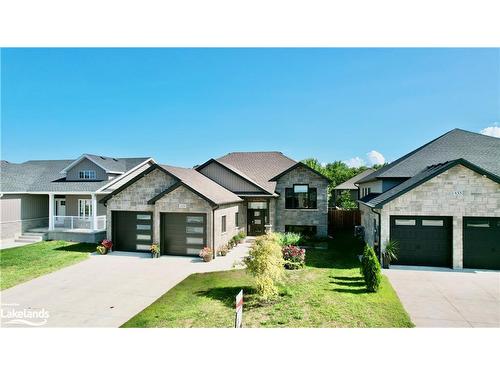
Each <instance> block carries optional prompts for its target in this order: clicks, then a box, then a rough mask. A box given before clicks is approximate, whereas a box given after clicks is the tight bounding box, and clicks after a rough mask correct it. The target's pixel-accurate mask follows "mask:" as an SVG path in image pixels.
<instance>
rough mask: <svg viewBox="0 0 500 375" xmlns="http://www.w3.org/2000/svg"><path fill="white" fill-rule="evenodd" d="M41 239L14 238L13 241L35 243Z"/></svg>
mask: <svg viewBox="0 0 500 375" xmlns="http://www.w3.org/2000/svg"><path fill="white" fill-rule="evenodd" d="M40 241H41V240H34V239H26V238H20V237H19V238H16V239H15V240H14V242H20V243H35V242H40Z"/></svg>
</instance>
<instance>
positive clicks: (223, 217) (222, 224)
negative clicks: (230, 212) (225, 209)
mask: <svg viewBox="0 0 500 375" xmlns="http://www.w3.org/2000/svg"><path fill="white" fill-rule="evenodd" d="M221 228H222V233H226V215H224V216H222V223H221Z"/></svg>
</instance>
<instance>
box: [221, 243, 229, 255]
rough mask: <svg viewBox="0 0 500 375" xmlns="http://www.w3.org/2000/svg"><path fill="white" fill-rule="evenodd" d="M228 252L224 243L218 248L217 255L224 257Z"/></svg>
mask: <svg viewBox="0 0 500 375" xmlns="http://www.w3.org/2000/svg"><path fill="white" fill-rule="evenodd" d="M228 252H229V249H228V247H227V245H224V246H222V247H221V248H220V249H219V255H220V256H223V257H225V256H226V255H227V253H228Z"/></svg>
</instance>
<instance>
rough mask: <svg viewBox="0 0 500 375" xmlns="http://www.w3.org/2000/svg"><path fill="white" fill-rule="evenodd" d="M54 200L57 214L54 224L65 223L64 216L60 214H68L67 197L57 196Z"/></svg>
mask: <svg viewBox="0 0 500 375" xmlns="http://www.w3.org/2000/svg"><path fill="white" fill-rule="evenodd" d="M54 201H55V216H56V219H55V221H54V224H56V225H63V224H64V217H60V216H66V199H65V198H55V199H54Z"/></svg>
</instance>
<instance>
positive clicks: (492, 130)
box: [480, 123, 500, 138]
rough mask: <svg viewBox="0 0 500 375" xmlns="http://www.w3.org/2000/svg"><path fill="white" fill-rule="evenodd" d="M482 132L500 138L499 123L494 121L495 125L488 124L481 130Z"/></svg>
mask: <svg viewBox="0 0 500 375" xmlns="http://www.w3.org/2000/svg"><path fill="white" fill-rule="evenodd" d="M480 133H481V134H484V135H489V136H492V137H497V138H500V126H498V125H497V123H494V124H493V126H488V127H487V128H484V129H483V130H481V131H480Z"/></svg>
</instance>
